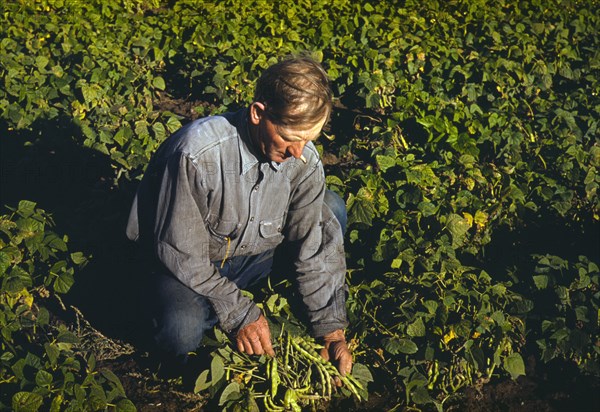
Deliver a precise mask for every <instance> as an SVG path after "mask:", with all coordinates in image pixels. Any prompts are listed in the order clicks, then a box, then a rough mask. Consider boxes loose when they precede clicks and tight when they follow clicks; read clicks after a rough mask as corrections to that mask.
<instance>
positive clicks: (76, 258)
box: [71, 252, 88, 265]
mask: <svg viewBox="0 0 600 412" xmlns="http://www.w3.org/2000/svg"><path fill="white" fill-rule="evenodd" d="M71 260H72V261H73V263H75V264H76V265H81V264H83V263H86V262H87V260H88V259H87V257H86V256H85V255H84V254H83V253H82V252H74V253H71Z"/></svg>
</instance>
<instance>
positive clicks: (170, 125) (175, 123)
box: [167, 116, 181, 133]
mask: <svg viewBox="0 0 600 412" xmlns="http://www.w3.org/2000/svg"><path fill="white" fill-rule="evenodd" d="M180 128H181V122H180V121H179V120H178V119H177V118H176V117H175V116H171V117H169V119H168V120H167V129H169V132H171V133H173V132H175V131H177V130H178V129H180Z"/></svg>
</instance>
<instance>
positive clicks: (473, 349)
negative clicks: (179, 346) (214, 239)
mask: <svg viewBox="0 0 600 412" xmlns="http://www.w3.org/2000/svg"><path fill="white" fill-rule="evenodd" d="M598 8H599V4H598V2H597V1H595V0H585V1H567V0H562V1H561V0H552V1H541V0H540V1H535V0H529V1H522V2H512V1H502V0H500V1H497V2H493V4H492V3H490V2H486V1H483V0H471V1H428V2H419V1H410V0H407V1H399V2H394V1H384V2H371V3H369V2H353V1H349V0H332V1H309V0H300V1H293V2H292V1H287V0H284V1H279V2H268V1H261V0H253V1H244V2H242V1H237V0H226V1H219V2H202V3H199V2H197V1H171V2H162V1H159V0H154V1H151V2H142V1H137V0H130V1H126V2H106V1H89V2H79V1H60V0H56V1H34V2H30V1H8V2H4V3H3V5H2V6H0V11H1V12H2V13H1V16H2V17H1V19H2V24H1V25H0V26H1V28H0V46H1V47H0V79H1V80H0V86H1V87H0V118H1V121H0V126H1V130H2V132H3V133H2V147H3V148H5V149H3V150H2V156H3V158H2V167H3V173H2V179H3V181H2V185H3V187H4V189H3V196H2V197H3V198H2V203H5V202H6V201H7V200H10V201H12V202H14V203H13V204H16V202H18V200H20V199H21V198H20V197H19V194H20V193H23V188H21V187H19V186H20V183H21V182H23V181H25V182H28V181H27V180H26V179H25V180H24V178H23V173H21V172H20V170H21V169H20V168H24V169H25V170H31V169H28V167H30V166H29V165H27V164H26V163H27V159H29V158H28V157H27V156H25V157H24V160H23V161H19V160H18V159H14V158H12V157H11V155H10V154H7V153H9V149H10V150H11V151H13V150H14V151H16V152H21V151H26V153H30V152H31V151H36V150H37V151H39V152H44V151H45V150H48V151H54V150H56V148H61V147H65V146H67V145H68V146H69V147H76V148H85V149H86V150H87V149H89V150H90V153H93V155H90V156H91V158H92V159H93V162H91V163H90V162H87V158H86V161H84V160H79V161H77V160H73V163H72V164H69V165H67V166H64V167H65V169H64V170H65V175H67V174H69V175H70V174H72V173H75V174H77V173H78V172H80V173H82V174H83V177H81V179H82V181H81V182H79V183H80V184H81V185H80V186H78V187H80V188H84V189H82V191H81V192H78V193H73V192H72V190H70V189H69V188H68V187H65V188H61V190H62V192H61V193H64V194H65V196H66V199H68V201H67V203H70V204H71V206H70V207H69V208H68V210H65V208H63V207H62V206H60V204H61V203H59V202H58V201H57V202H55V203H52V202H50V203H48V206H50V207H51V208H50V210H49V211H50V212H52V213H56V214H57V215H58V216H59V217H60V218H61V219H62V221H63V222H65V223H64V224H63V226H64V229H65V230H67V231H68V232H69V233H71V234H72V236H73V237H74V238H75V239H77V241H78V245H81V246H82V248H83V249H86V250H91V251H95V252H97V253H94V254H95V255H96V258H97V259H102V258H103V254H102V252H99V251H98V250H97V249H98V248H100V247H101V245H102V244H103V243H104V242H106V239H115V233H120V232H118V230H117V229H118V225H119V224H122V222H123V219H124V217H126V216H123V215H124V214H125V213H126V207H125V205H127V202H128V200H129V198H130V196H131V193H132V192H133V189H134V188H135V184H136V182H137V179H139V177H140V176H141V174H142V172H143V168H144V166H145V165H146V164H147V162H148V159H149V157H150V156H151V154H152V153H153V151H154V150H155V149H156V147H157V146H158V145H159V144H160V142H161V141H163V140H164V139H165V138H167V136H168V135H169V134H170V133H172V132H173V131H175V130H176V129H178V128H179V127H180V126H181V124H182V123H185V122H186V121H188V120H190V119H191V118H195V117H198V116H201V115H207V114H211V113H220V112H223V111H226V110H233V109H235V108H238V107H241V106H243V105H245V104H247V103H249V102H251V99H252V90H253V82H254V80H255V79H256V78H257V76H258V75H259V74H260V72H261V70H262V69H264V68H266V67H267V66H268V65H270V64H271V63H273V62H275V61H276V60H277V59H278V58H280V57H282V56H284V55H287V54H288V53H294V52H301V51H308V52H310V53H312V54H313V56H315V58H317V59H318V60H320V61H322V62H323V64H324V66H325V67H326V69H327V71H328V73H329V75H330V77H331V79H332V85H333V88H334V91H335V95H336V102H335V106H336V110H335V111H334V113H333V116H332V119H331V123H330V125H329V128H328V130H326V136H327V137H328V139H325V138H324V139H321V145H320V150H322V151H323V152H324V154H326V155H327V158H328V159H332V158H333V160H330V161H329V162H328V163H327V169H328V170H327V172H328V184H329V186H330V187H331V188H333V189H334V190H336V191H337V192H339V193H340V194H341V195H342V196H343V197H344V199H345V200H346V203H347V207H348V211H349V232H348V236H347V242H346V243H347V244H346V247H347V254H348V267H349V273H348V282H349V284H350V287H351V288H350V290H351V293H350V296H349V302H348V303H349V309H350V313H351V317H352V319H351V320H352V326H351V328H350V330H349V335H350V337H351V338H354V339H355V341H356V342H360V346H359V347H358V348H357V350H356V353H357V357H358V358H359V360H360V361H361V362H362V363H364V364H368V365H372V372H373V375H374V377H375V383H374V385H379V386H376V387H385V388H386V392H388V393H401V394H402V395H401V396H400V397H399V398H398V399H395V402H396V403H397V404H398V405H407V404H424V405H429V406H435V407H437V408H438V409H441V408H442V407H443V405H444V404H445V402H448V400H449V399H451V396H452V395H453V394H454V393H456V392H457V391H459V390H460V389H461V388H463V387H465V386H467V385H468V386H472V385H481V384H484V383H486V382H488V381H489V380H490V379H492V378H494V377H495V376H498V375H505V376H511V377H513V378H516V377H517V376H519V375H522V374H523V373H525V372H526V371H525V363H524V362H523V358H522V355H521V353H525V352H526V353H534V354H536V356H538V357H539V358H540V359H543V360H544V361H550V360H552V359H565V360H567V361H569V362H573V363H574V364H576V365H577V366H578V367H579V368H580V369H581V371H582V373H586V374H591V375H592V376H598V374H599V371H598V351H599V345H598V325H599V320H598V299H599V289H598V283H599V273H598V261H599V256H598V250H599V249H600V248H599V246H600V245H599V241H598V233H599V232H598V221H599V220H600V202H599V200H598V185H599V184H600V177H599V175H598V168H599V167H600V144H599V141H598V135H599V134H598V122H599V119H600V116H599V114H600V98H599V93H600V84H599V79H600V52H599V50H600V47H599V40H598V27H600V22H599V21H598V20H599V19H600V18H599V16H598V13H597V10H598ZM184 107H185V108H186V110H187V111H184V110H183V108H184ZM50 131H51V133H49V132H50ZM98 159H100V160H101V162H102V164H103V165H104V166H103V169H102V173H101V174H102V179H103V182H102V184H98V182H93V183H94V186H93V189H91V188H90V187H88V185H87V184H88V182H89V179H88V178H87V176H86V173H90V170H91V169H93V168H94V167H95V165H96V164H98ZM48 162H50V161H48ZM49 165H51V166H54V167H56V166H57V165H56V164H54V163H51V162H50V163H49ZM58 167H63V166H60V165H59V166H58ZM35 177H36V178H39V179H41V181H43V179H42V177H40V176H37V175H36V176H35ZM63 177H64V176H63ZM15 182H16V183H15ZM36 187H37V186H36ZM7 188H10V189H7ZM42 189H43V188H42ZM63 203H64V199H63ZM44 207H45V208H47V206H46V205H44ZM90 212H93V213H90ZM91 214H94V215H95V216H100V217H101V222H100V223H98V222H93V223H90V222H91V219H90V218H89V216H90V215H91ZM107 223H108V224H107ZM112 227H114V228H115V229H114V230H113V231H111V230H109V229H108V228H112ZM11 236H12V235H11ZM109 241H110V240H109ZM115 249H117V248H115ZM125 250H128V249H125ZM111 253H112V259H113V261H114V259H115V254H116V256H118V257H120V259H121V260H119V259H117V260H116V261H118V262H127V259H126V257H125V256H124V255H123V254H124V253H125V251H111ZM105 258H106V260H107V261H108V260H109V259H111V258H109V257H108V256H105ZM4 266H5V265H3V266H2V267H3V268H4ZM10 273H12V272H8V268H4V269H3V275H2V276H3V279H8V278H9V277H10ZM42 275H44V274H42ZM7 288H8V286H5V283H4V281H3V291H4V290H5V289H6V290H7V292H3V293H9V291H10V293H14V290H13V289H14V288H13V289H7ZM57 292H59V293H60V292H66V290H59V291H57ZM388 308H391V310H388ZM384 309H385V310H384ZM3 328H4V326H3ZM3 330H4V329H3ZM3 333H4V332H3ZM3 350H5V349H4V347H3ZM24 356H25V355H24ZM3 373H4V372H3ZM378 390H379V389H378ZM36 402H37V401H36Z"/></svg>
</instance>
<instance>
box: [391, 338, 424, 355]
mask: <svg viewBox="0 0 600 412" xmlns="http://www.w3.org/2000/svg"><path fill="white" fill-rule="evenodd" d="M383 347H384V349H385V350H386V351H388V352H389V353H391V354H392V355H397V354H399V353H405V354H407V355H412V354H414V353H417V351H418V350H419V348H418V347H417V345H416V343H414V342H413V341H412V340H409V339H402V338H400V339H399V338H387V339H384V340H383Z"/></svg>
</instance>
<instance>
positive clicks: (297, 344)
mask: <svg viewBox="0 0 600 412" xmlns="http://www.w3.org/2000/svg"><path fill="white" fill-rule="evenodd" d="M272 329H278V332H279V333H278V334H273V336H274V339H273V341H274V342H273V347H274V349H275V357H269V356H265V355H263V356H260V357H257V356H248V355H246V354H243V353H239V352H238V351H237V350H235V349H234V346H233V344H232V343H231V341H230V340H229V338H228V337H227V336H226V335H225V334H224V333H222V332H219V331H218V330H217V329H215V335H216V338H217V343H218V344H219V346H218V348H217V349H216V350H215V351H214V352H213V353H212V361H211V365H210V369H207V370H205V371H203V372H202V373H201V374H200V375H199V377H198V379H197V381H196V387H195V391H196V392H201V391H206V392H208V394H209V395H210V397H211V398H213V399H214V400H215V401H216V400H217V397H218V403H219V406H220V407H222V408H223V410H232V411H237V410H244V411H259V410H266V411H294V412H296V411H302V410H303V409H306V410H314V411H316V410H322V409H325V407H326V405H327V403H328V402H329V401H330V400H331V399H332V398H333V397H351V396H354V398H355V399H356V400H357V401H362V400H365V399H367V397H368V392H367V384H368V382H372V381H373V378H372V375H371V373H370V371H369V369H368V368H367V367H366V366H364V365H361V364H355V365H354V367H353V369H352V373H350V374H347V375H346V376H341V375H340V373H339V372H338V370H337V369H336V367H335V366H334V365H333V364H331V363H330V362H329V361H326V360H324V359H323V358H322V357H321V356H320V355H319V351H320V349H322V348H323V346H322V345H319V344H318V343H317V342H315V340H314V339H312V338H310V337H308V336H306V335H303V334H297V333H295V330H292V329H291V330H289V331H288V330H286V328H285V324H283V325H282V326H281V327H274V328H272ZM335 379H339V380H341V382H342V384H343V385H342V386H341V387H337V386H336V385H335V384H334V380H335Z"/></svg>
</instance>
